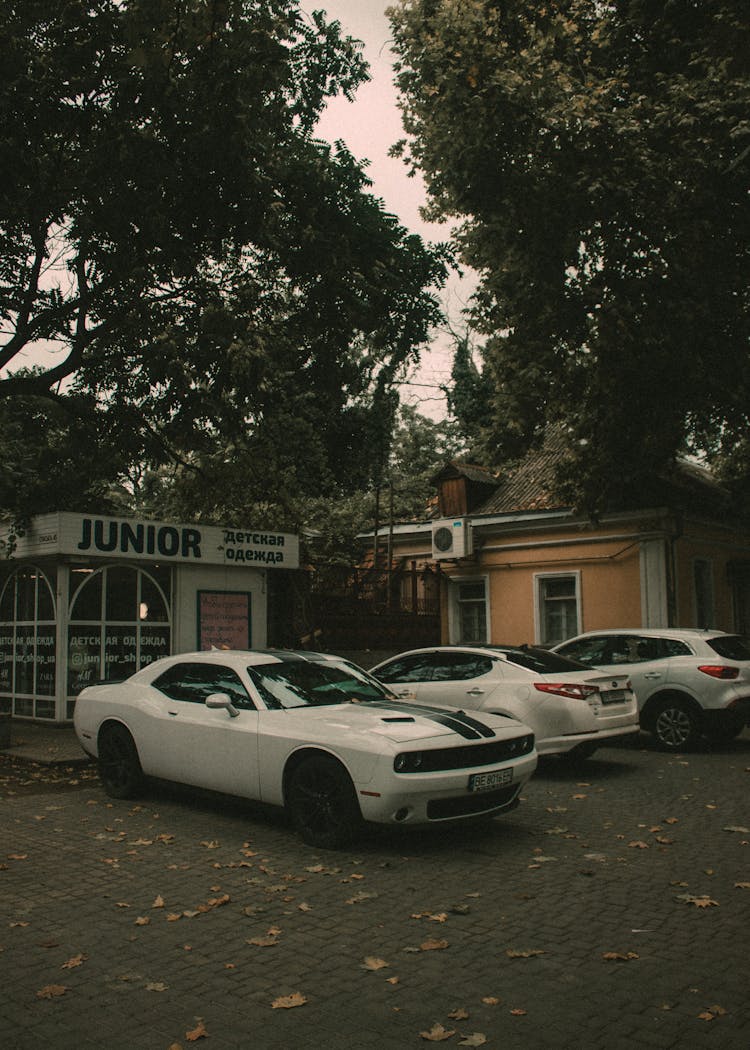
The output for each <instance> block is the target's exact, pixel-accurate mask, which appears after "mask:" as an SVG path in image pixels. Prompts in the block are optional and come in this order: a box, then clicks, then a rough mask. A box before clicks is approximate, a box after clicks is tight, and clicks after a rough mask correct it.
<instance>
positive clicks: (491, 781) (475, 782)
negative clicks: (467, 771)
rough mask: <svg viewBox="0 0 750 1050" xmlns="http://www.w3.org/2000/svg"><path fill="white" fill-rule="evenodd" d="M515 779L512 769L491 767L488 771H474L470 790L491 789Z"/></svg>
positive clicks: (470, 778)
mask: <svg viewBox="0 0 750 1050" xmlns="http://www.w3.org/2000/svg"><path fill="white" fill-rule="evenodd" d="M512 780H513V770H512V769H491V770H489V771H488V772H487V773H472V774H471V776H470V777H469V791H490V790H491V789H492V788H496V787H500V786H501V785H502V784H510V782H511V781H512Z"/></svg>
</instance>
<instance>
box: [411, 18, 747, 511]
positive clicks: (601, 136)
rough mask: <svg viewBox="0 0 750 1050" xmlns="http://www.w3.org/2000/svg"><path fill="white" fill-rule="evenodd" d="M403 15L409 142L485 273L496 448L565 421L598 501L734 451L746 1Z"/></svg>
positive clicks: (741, 333) (507, 448)
mask: <svg viewBox="0 0 750 1050" xmlns="http://www.w3.org/2000/svg"><path fill="white" fill-rule="evenodd" d="M392 20H393V25H394V35H395V44H394V47H395V51H396V54H397V55H398V70H399V72H398V84H399V87H400V90H401V98H402V106H403V112H404V118H405V128H406V130H407V132H408V135H409V138H408V140H407V141H405V142H404V143H402V144H401V146H400V148H401V151H402V153H403V154H404V156H405V157H406V159H407V161H408V163H409V164H410V165H411V166H412V167H413V168H414V169H419V170H421V171H422V172H423V174H424V176H425V179H426V181H427V186H428V191H429V196H430V213H431V217H432V218H433V219H446V218H458V219H459V220H460V222H461V224H460V226H459V228H458V231H457V235H456V237H457V242H458V246H459V249H460V252H461V255H462V257H463V259H464V261H465V262H466V263H467V264H469V265H471V266H473V267H474V268H475V269H476V270H477V271H478V273H479V274H480V278H481V283H480V287H479V292H478V295H477V297H476V301H475V310H474V322H475V324H476V325H477V326H478V327H479V329H480V331H482V332H484V333H486V334H487V336H488V339H487V343H486V348H485V360H484V370H485V372H486V373H487V375H488V377H489V379H490V381H491V384H492V387H493V406H492V415H491V418H490V419H488V420H487V425H486V427H485V439H486V444H487V454H488V455H491V456H492V457H493V458H494V459H495V461H501V460H503V459H505V458H508V457H513V456H515V455H517V454H519V453H520V452H521V451H523V450H524V448H525V447H527V446H528V445H529V443H531V442H533V441H534V440H538V439H539V438H540V436H541V433H542V431H543V429H544V427H545V426H546V425H547V424H548V423H550V422H561V423H563V424H565V425H566V426H567V428H568V433H569V436H570V442H571V447H572V449H573V451H574V452H575V456H576V458H575V461H574V467H573V470H572V471H571V472H570V474H569V475H568V477H567V479H566V481H567V491H568V493H569V494H570V496H571V498H572V499H574V500H575V501H576V502H577V503H579V504H580V505H583V506H586V507H588V508H589V509H590V510H594V511H596V510H597V509H601V507H603V506H606V505H609V504H611V503H612V502H615V501H616V502H621V503H622V502H632V501H635V500H637V499H638V494H639V491H640V489H641V485H642V483H643V480H644V477H645V475H646V474H648V473H653V472H655V471H656V472H668V471H669V469H670V467H671V466H672V465H673V463H674V460H675V457H676V456H677V455H678V453H680V452H682V451H685V450H689V451H692V452H694V453H698V454H703V455H708V456H712V455H717V454H726V453H727V452H728V450H730V449H732V448H733V447H734V446H735V445H737V443H738V441H739V440H740V439H741V438H743V437H744V436H745V435H746V434H747V432H748V424H749V423H750V417H749V412H750V396H749V395H750V389H749V384H750V371H749V370H748V337H749V336H750V325H749V323H748V320H749V310H748V306H749V303H748V277H749V276H750V274H749V272H748V271H749V268H750V250H749V249H748V244H749V243H750V238H749V236H748V235H749V234H750V210H749V208H748V193H747V191H748V171H749V169H750V121H748V112H750V18H748V12H747V5H746V3H744V0H712V2H710V3H700V2H697V0H666V2H665V0H611V2H608V3H601V2H599V0H551V2H549V3H545V4H543V5H529V4H527V3H524V2H521V0H505V2H503V3H500V2H498V0H467V2H466V3H454V2H452V0H411V2H409V3H406V2H402V3H399V4H398V6H397V7H396V8H395V9H394V10H393V11H392ZM749 465H750V464H749V463H748V462H746V463H745V464H744V468H743V469H744V471H745V473H747V472H748V466H749Z"/></svg>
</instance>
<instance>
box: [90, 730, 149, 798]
mask: <svg viewBox="0 0 750 1050" xmlns="http://www.w3.org/2000/svg"><path fill="white" fill-rule="evenodd" d="M99 779H100V780H101V782H102V786H103V787H104V790H105V791H106V792H107V794H108V795H109V796H110V798H136V797H137V796H138V795H139V794H140V792H141V790H142V788H143V780H144V777H143V770H142V769H141V763H140V759H139V758H138V750H137V748H136V746H135V743H134V741H133V738H132V736H131V735H130V733H129V732H128V730H127V729H126V728H125V727H124V726H121V725H111V726H106V727H105V728H104V729H103V730H102V732H101V735H100V738H99Z"/></svg>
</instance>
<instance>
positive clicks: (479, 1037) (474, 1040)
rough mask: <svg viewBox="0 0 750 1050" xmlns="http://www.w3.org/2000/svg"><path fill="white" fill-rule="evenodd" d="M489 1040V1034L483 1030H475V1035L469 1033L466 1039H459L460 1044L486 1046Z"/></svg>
mask: <svg viewBox="0 0 750 1050" xmlns="http://www.w3.org/2000/svg"><path fill="white" fill-rule="evenodd" d="M486 1042H487V1036H486V1035H484V1033H483V1032H474V1034H473V1035H467V1036H466V1038H465V1039H461V1040H460V1041H459V1044H458V1045H459V1046H484V1044H485V1043H486Z"/></svg>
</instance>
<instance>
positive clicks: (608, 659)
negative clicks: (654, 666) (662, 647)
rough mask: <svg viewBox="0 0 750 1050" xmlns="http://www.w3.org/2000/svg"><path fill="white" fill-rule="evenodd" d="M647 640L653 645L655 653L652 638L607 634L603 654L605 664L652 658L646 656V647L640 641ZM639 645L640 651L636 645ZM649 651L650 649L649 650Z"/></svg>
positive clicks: (627, 662)
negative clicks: (607, 637)
mask: <svg viewBox="0 0 750 1050" xmlns="http://www.w3.org/2000/svg"><path fill="white" fill-rule="evenodd" d="M646 641H648V642H649V643H650V646H653V652H654V656H655V655H656V641H655V639H653V638H649V639H644V638H639V637H638V635H634V634H613V635H610V636H609V639H608V642H607V647H606V650H605V654H604V661H603V662H604V663H605V664H637V663H642V662H643V661H645V660H653V659H654V656H646V655H644V654H645V653H646V648H645V647H644V646H643V644H642V643H644V642H646ZM639 646H641V649H640V652H639V649H638V647H639ZM649 651H650V650H649Z"/></svg>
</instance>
